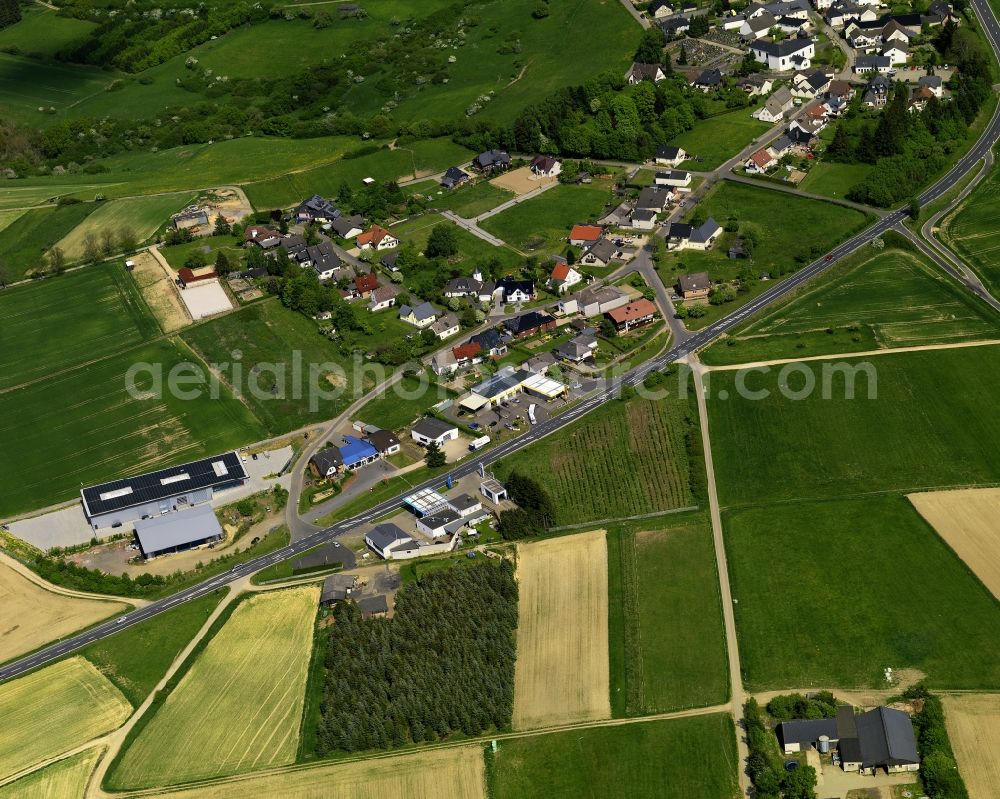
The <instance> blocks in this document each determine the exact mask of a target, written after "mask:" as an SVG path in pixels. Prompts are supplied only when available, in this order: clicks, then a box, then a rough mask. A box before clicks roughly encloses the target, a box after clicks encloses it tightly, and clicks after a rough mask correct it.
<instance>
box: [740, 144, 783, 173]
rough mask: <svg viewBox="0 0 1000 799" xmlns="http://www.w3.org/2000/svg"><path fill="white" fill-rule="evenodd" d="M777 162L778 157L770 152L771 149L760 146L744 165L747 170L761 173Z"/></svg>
mask: <svg viewBox="0 0 1000 799" xmlns="http://www.w3.org/2000/svg"><path fill="white" fill-rule="evenodd" d="M777 163H778V159H777V158H775V157H774V156H773V155H772V154H771V151H770V150H767V149H766V148H763V147H762V148H761V149H759V150H758V151H757V152H755V153H754V154H753V155H751V156H750V157H749V158H748V159H747V162H746V164H745V166H746V169H747V172H753V173H757V174H763V173H764V172H767V170H769V169H770V168H771V167H773V166H774V165H775V164H777Z"/></svg>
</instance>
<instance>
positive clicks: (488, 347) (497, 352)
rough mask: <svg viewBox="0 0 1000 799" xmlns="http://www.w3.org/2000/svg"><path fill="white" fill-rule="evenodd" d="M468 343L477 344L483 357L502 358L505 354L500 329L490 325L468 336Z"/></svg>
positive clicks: (504, 345) (505, 348)
mask: <svg viewBox="0 0 1000 799" xmlns="http://www.w3.org/2000/svg"><path fill="white" fill-rule="evenodd" d="M469 343H470V344H478V345H479V348H480V353H481V355H482V356H483V357H490V358H502V357H503V356H504V355H506V354H507V345H506V344H504V341H503V337H502V336H501V335H500V331H498V330H496V329H495V328H492V327H491V328H490V329H488V330H484V331H482V332H481V333H476V334H475V335H474V336H470V337H469Z"/></svg>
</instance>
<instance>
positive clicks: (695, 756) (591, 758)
mask: <svg viewBox="0 0 1000 799" xmlns="http://www.w3.org/2000/svg"><path fill="white" fill-rule="evenodd" d="M491 760H492V762H491ZM736 768H737V755H736V733H735V730H734V728H733V722H732V720H731V719H730V717H729V716H727V715H724V714H721V713H720V714H717V715H710V716H701V717H696V718H689V719H675V720H668V721H650V722H643V723H639V724H629V725H626V726H622V727H598V728H593V729H587V730H570V731H568V732H559V733H551V734H549V735H538V736H532V737H531V738H519V739H511V740H504V741H501V742H500V750H499V751H498V752H497V754H496V755H492V756H491V755H489V754H488V755H487V779H488V784H489V788H490V790H489V795H490V796H491V797H493V799H529V798H530V797H539V798H541V797H553V796H581V797H583V796H586V797H604V796H619V795H621V796H629V797H633V798H634V799H646V797H649V798H650V799H653V797H655V798H656V799H690V797H694V796H697V797H698V799H732V797H733V796H735V795H736V793H737V792H738V790H739V789H738V786H737V780H736Z"/></svg>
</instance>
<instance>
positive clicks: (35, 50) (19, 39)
mask: <svg viewBox="0 0 1000 799" xmlns="http://www.w3.org/2000/svg"><path fill="white" fill-rule="evenodd" d="M93 29H94V23H93V22H87V21H86V20H82V19H74V18H73V17H61V16H59V15H58V14H56V13H53V12H52V11H51V10H49V9H47V8H43V7H42V6H40V5H32V6H25V7H24V8H23V9H22V11H21V21H20V22H18V23H17V24H16V25H11V26H10V27H8V28H4V29H3V30H0V50H12V49H14V48H16V49H17V50H20V51H21V53H23V54H29V53H30V54H32V55H41V56H52V55H55V54H56V53H57V52H58V51H59V50H60V49H62V48H63V47H65V46H66V45H67V44H70V43H71V42H75V41H78V40H80V39H82V38H84V37H85V36H86V35H87V34H88V33H89V32H90V31H92V30H93Z"/></svg>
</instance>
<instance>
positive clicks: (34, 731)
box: [0, 657, 132, 780]
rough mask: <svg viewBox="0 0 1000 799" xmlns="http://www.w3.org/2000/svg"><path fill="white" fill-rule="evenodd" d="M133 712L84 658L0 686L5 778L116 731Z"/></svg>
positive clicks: (0, 761)
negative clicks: (99, 736)
mask: <svg viewBox="0 0 1000 799" xmlns="http://www.w3.org/2000/svg"><path fill="white" fill-rule="evenodd" d="M131 712H132V708H131V707H130V706H129V703H128V702H127V701H126V700H125V697H124V696H122V695H121V693H119V691H118V689H117V688H115V687H114V686H113V685H112V684H111V683H110V682H108V681H107V680H106V679H104V677H102V676H101V674H100V672H98V671H97V669H95V668H94V667H93V666H92V665H91V664H90V663H88V662H87V661H86V660H84V659H83V658H80V657H73V658H70V659H69V660H63V661H60V662H59V663H55V664H53V665H51V666H46V667H45V668H44V669H41V670H39V671H36V672H33V673H31V674H29V675H27V676H26V677H20V678H18V679H16V680H12V681H10V682H6V683H4V684H3V685H2V686H0V718H3V725H0V780H2V779H3V778H5V777H9V776H10V775H12V774H16V773H17V772H18V771H21V770H22V769H25V768H27V767H29V766H31V765H34V764H35V763H39V762H41V761H43V760H46V759H47V758H50V757H55V756H56V755H58V754H60V753H62V752H65V751H67V750H69V749H72V748H74V747H76V746H79V745H81V744H83V743H86V742H87V741H89V740H90V739H91V738H95V737H97V736H98V735H102V734H104V733H106V732H110V731H111V730H113V729H115V728H117V727H118V726H120V725H121V724H122V722H124V721H125V719H127V718H128V716H129V714H130V713H131Z"/></svg>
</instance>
